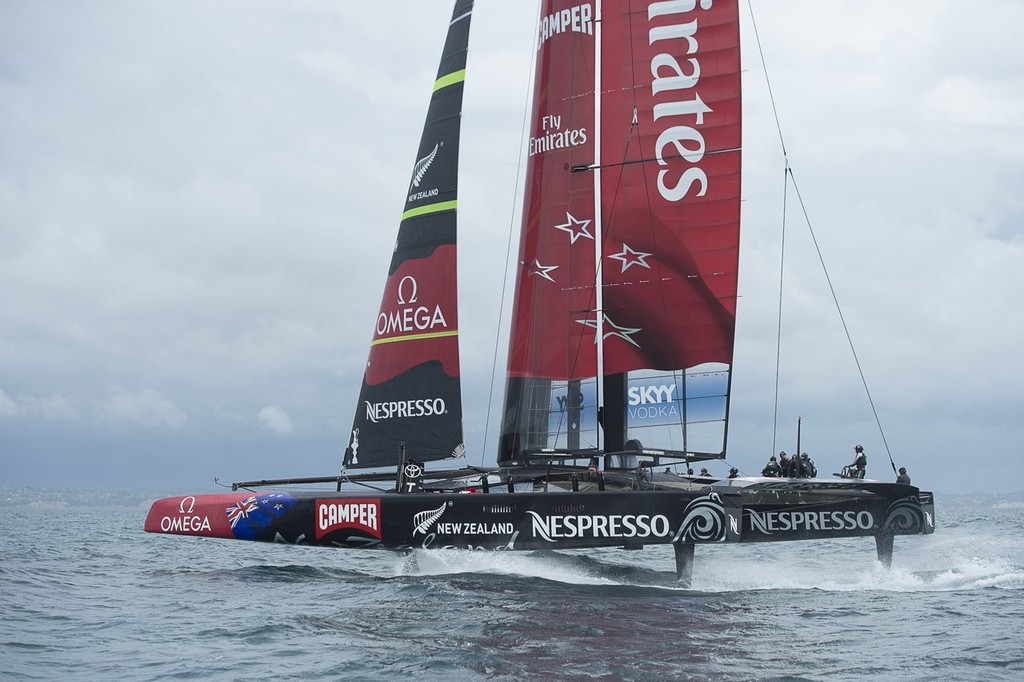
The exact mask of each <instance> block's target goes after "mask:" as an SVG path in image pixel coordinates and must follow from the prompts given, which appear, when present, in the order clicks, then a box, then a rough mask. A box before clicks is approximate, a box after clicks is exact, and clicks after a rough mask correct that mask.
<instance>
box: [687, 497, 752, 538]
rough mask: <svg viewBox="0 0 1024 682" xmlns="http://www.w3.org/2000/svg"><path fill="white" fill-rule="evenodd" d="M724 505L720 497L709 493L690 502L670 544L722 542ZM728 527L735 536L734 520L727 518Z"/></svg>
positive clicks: (723, 535) (730, 517) (723, 534)
mask: <svg viewBox="0 0 1024 682" xmlns="http://www.w3.org/2000/svg"><path fill="white" fill-rule="evenodd" d="M726 516H727V515H726V513H725V505H724V504H723V503H722V496H721V495H719V494H718V493H710V494H708V495H705V496H703V497H698V498H696V499H694V500H691V501H690V503H689V504H687V505H686V509H684V510H683V522H682V523H680V524H679V530H677V531H676V534H675V536H674V537H673V538H672V542H679V541H680V540H683V541H684V542H686V541H689V542H722V541H723V540H725V518H726ZM729 521H730V526H731V528H732V530H733V532H734V533H736V534H737V535H738V534H739V533H738V530H737V528H736V519H735V518H733V517H732V516H729Z"/></svg>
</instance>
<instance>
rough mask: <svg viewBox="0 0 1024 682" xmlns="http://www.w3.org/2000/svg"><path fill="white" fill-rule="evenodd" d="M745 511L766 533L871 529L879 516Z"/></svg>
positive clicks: (755, 526) (845, 512)
mask: <svg viewBox="0 0 1024 682" xmlns="http://www.w3.org/2000/svg"><path fill="white" fill-rule="evenodd" d="M745 511H746V513H747V518H748V519H749V520H750V527H751V528H753V529H754V530H756V531H758V532H760V533H762V534H764V535H772V534H774V533H802V532H806V531H812V530H816V531H847V530H871V529H872V528H874V527H875V517H874V516H872V515H871V512H868V511H860V512H854V511H771V512H756V511H754V510H752V509H747V510H745Z"/></svg>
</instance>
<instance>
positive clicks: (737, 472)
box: [729, 467, 740, 478]
mask: <svg viewBox="0 0 1024 682" xmlns="http://www.w3.org/2000/svg"><path fill="white" fill-rule="evenodd" d="M739 475H740V470H739V469H737V468H736V467H733V468H732V469H729V478H736V477H737V476H739Z"/></svg>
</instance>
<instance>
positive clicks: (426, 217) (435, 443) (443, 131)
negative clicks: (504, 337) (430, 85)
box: [344, 0, 473, 468]
mask: <svg viewBox="0 0 1024 682" xmlns="http://www.w3.org/2000/svg"><path fill="white" fill-rule="evenodd" d="M472 10H473V2H472V0H458V2H456V4H455V9H454V11H453V13H452V20H451V23H450V24H449V27H448V37H447V39H446V40H445V46H444V51H443V52H442V55H441V63H440V66H439V67H438V70H437V79H436V80H435V82H434V91H433V94H432V96H431V99H430V106H429V108H428V110H427V118H426V122H425V124H424V126H423V134H422V137H421V138H420V145H419V151H418V152H417V155H416V163H415V165H414V167H413V172H412V178H411V180H410V184H409V187H408V196H407V198H406V203H405V210H404V212H403V213H402V220H401V225H400V226H399V231H398V240H397V242H396V243H395V251H394V255H393V256H392V258H391V267H390V269H389V271H388V279H387V283H386V284H385V287H384V295H383V297H382V299H381V304H380V313H379V315H378V316H377V319H376V323H375V325H374V331H373V340H372V342H371V345H370V357H369V359H368V360H367V363H366V372H365V374H364V377H363V385H362V389H361V391H360V393H359V403H358V405H357V407H356V415H355V419H354V420H353V424H352V431H351V433H350V436H349V445H348V448H347V449H346V451H345V460H344V466H346V467H353V468H368V467H379V466H388V465H395V464H397V463H399V461H400V459H401V457H402V456H403V452H404V453H405V455H406V456H408V457H409V458H415V459H417V460H419V461H421V462H422V461H427V460H434V459H441V458H445V457H456V456H461V455H462V454H463V451H464V446H463V437H462V392H461V388H460V384H459V344H458V311H457V287H456V281H455V267H456V257H455V234H456V208H457V190H458V163H459V130H460V124H461V113H462V94H463V85H464V80H465V73H466V51H467V47H468V43H469V24H470V16H471V14H472Z"/></svg>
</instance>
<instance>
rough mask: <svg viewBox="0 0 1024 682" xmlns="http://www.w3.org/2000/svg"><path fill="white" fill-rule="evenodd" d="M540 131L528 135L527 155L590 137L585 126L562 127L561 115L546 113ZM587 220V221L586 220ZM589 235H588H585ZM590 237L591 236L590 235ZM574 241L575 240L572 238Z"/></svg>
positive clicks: (583, 141) (575, 145) (584, 142)
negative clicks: (534, 134)
mask: <svg viewBox="0 0 1024 682" xmlns="http://www.w3.org/2000/svg"><path fill="white" fill-rule="evenodd" d="M540 127H541V131H540V134H539V135H538V136H537V137H533V136H531V137H530V145H529V149H528V150H527V153H528V154H529V156H535V155H537V154H543V153H544V152H549V151H551V150H552V149H568V148H570V147H579V146H580V145H583V144H586V143H587V141H588V140H589V139H590V138H589V137H588V136H587V129H586V128H566V129H564V130H563V129H562V117H561V116H555V115H552V114H548V115H545V116H542V117H541V119H540ZM588 222H589V221H588ZM587 236H590V235H587ZM591 238H592V237H591ZM572 241H573V243H574V244H575V243H576V240H575V239H573V240H572Z"/></svg>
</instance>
